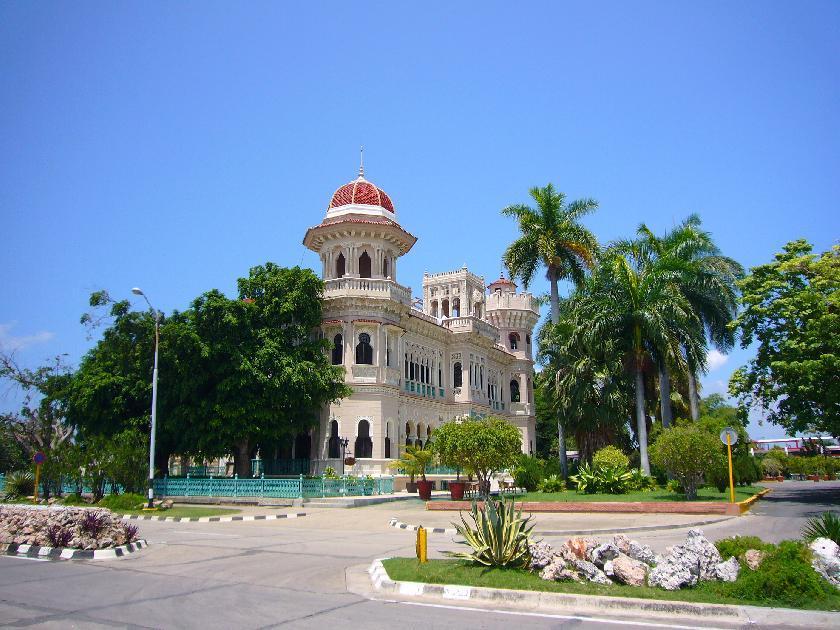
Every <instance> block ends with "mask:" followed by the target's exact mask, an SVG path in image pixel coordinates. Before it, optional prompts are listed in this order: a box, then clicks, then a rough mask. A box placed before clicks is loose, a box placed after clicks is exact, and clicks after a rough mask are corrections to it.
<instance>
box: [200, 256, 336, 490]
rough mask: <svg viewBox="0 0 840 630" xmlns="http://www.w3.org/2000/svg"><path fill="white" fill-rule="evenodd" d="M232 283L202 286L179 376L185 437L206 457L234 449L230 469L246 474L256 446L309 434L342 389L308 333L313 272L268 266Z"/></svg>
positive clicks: (312, 318)
mask: <svg viewBox="0 0 840 630" xmlns="http://www.w3.org/2000/svg"><path fill="white" fill-rule="evenodd" d="M238 286H239V295H238V297H237V298H236V299H229V298H227V297H225V296H224V295H222V294H221V293H220V292H219V291H210V292H208V293H205V294H204V295H202V296H201V297H199V298H198V299H197V300H195V301H194V302H193V304H192V308H191V310H190V317H191V322H192V325H193V328H194V334H195V336H196V338H197V340H198V343H199V346H200V353H199V358H198V360H197V365H193V366H189V369H190V371H191V373H192V378H189V379H186V378H185V379H184V382H185V388H186V389H187V396H186V399H187V400H188V401H189V405H188V407H189V409H190V412H191V414H192V418H193V419H194V421H193V423H192V425H191V426H189V427H187V429H188V430H187V433H188V435H189V436H190V440H191V441H192V442H193V443H194V444H195V445H196V448H197V450H198V451H199V452H201V453H202V454H203V455H205V456H208V457H213V456H218V455H222V454H224V453H227V452H230V451H231V450H233V454H234V467H235V469H236V472H237V474H239V475H240V476H247V475H250V460H251V455H252V453H253V452H254V451H255V449H256V448H258V447H259V445H260V444H261V443H263V442H274V441H277V440H279V439H281V438H283V437H287V436H292V435H295V434H296V433H298V432H301V431H306V430H309V429H310V428H311V427H312V426H314V425H315V424H316V423H317V416H318V411H319V410H320V409H321V407H322V406H323V405H324V404H327V403H330V402H332V401H335V400H338V399H340V398H342V397H344V396H346V395H348V393H349V390H348V388H347V387H346V386H345V385H344V374H343V368H342V367H341V366H333V365H331V364H330V362H329V360H328V357H327V354H326V347H327V346H326V342H325V341H323V340H320V339H318V338H317V336H315V335H314V334H313V330H316V329H317V328H318V326H319V325H320V323H321V296H322V293H323V283H322V281H321V280H320V279H319V278H318V277H317V276H316V275H315V274H314V273H312V271H310V270H308V269H300V268H299V267H294V268H290V269H286V268H282V267H278V266H277V265H275V264H273V263H267V264H265V265H262V266H258V267H254V268H252V269H251V271H250V273H249V275H248V277H247V278H240V279H239V281H238Z"/></svg>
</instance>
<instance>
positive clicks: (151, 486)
mask: <svg viewBox="0 0 840 630" xmlns="http://www.w3.org/2000/svg"><path fill="white" fill-rule="evenodd" d="M131 292H132V293H133V294H134V295H142V296H143V299H144V300H146V304H148V305H149V308H150V309H151V311H152V312H153V313H154V314H155V368H154V370H153V371H152V430H151V438H150V439H149V506H148V507H149V508H150V509H151V508H153V507H154V498H155V429H156V428H157V382H158V346H159V345H160V311H159V310H157V309H156V308H155V307H154V306H152V303H151V302H149V298H148V297H147V296H146V294H145V293H143V291H142V289H139V288H137V287H134V288H133V289H132V290H131Z"/></svg>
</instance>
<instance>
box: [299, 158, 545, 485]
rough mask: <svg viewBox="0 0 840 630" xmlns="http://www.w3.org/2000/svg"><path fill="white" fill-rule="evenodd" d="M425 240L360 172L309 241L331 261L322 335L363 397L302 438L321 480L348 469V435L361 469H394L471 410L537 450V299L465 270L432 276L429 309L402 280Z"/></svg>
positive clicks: (341, 405)
mask: <svg viewBox="0 0 840 630" xmlns="http://www.w3.org/2000/svg"><path fill="white" fill-rule="evenodd" d="M416 241H417V239H416V237H414V236H412V235H411V234H410V233H409V232H407V231H406V230H405V229H404V228H403V227H402V226H401V225H400V224H399V223H398V222H397V216H396V212H395V210H394V205H393V203H392V201H391V198H390V197H389V196H388V195H387V194H386V193H385V192H384V191H383V190H381V189H380V188H378V187H377V186H375V185H374V184H373V183H371V182H369V181H367V180H366V179H365V178H364V171H363V170H362V169H360V170H359V177H358V178H357V179H355V180H354V181H352V182H350V183H348V184H345V185H344V186H342V187H340V188H339V189H338V190H336V191H335V194H333V196H332V198H331V199H330V203H329V206H328V207H327V213H326V216H325V217H324V219H323V220H322V221H321V223H319V224H318V225H316V226H314V227H311V228H309V230H307V232H306V236H304V238H303V244H304V245H305V246H306V247H308V248H309V249H311V250H312V251H314V252H316V253H317V254H318V256H320V258H321V263H322V277H323V279H324V285H325V289H324V306H323V322H322V325H321V330H322V333H323V335H324V338H326V339H327V340H329V343H330V344H331V351H330V356H331V358H332V362H333V364H335V365H343V366H344V370H345V379H346V382H347V384H348V385H349V386H351V387H352V390H353V393H352V395H351V396H350V397H348V398H345V399H343V400H341V401H340V402H337V403H334V404H331V405H329V407H328V408H325V409H323V411H322V413H321V418H320V426H319V427H318V428H317V429H315V430H314V431H313V432H312V436H311V440H310V439H307V440H306V442H308V443H307V444H303V443H301V442H300V440H298V441H296V444H295V446H296V447H299V449H300V451H308V453H306V454H307V455H308V456H309V457H310V459H311V462H312V470H311V472H313V473H317V472H320V471H322V470H323V468H324V467H325V466H327V465H332V466H334V467H336V469H339V466H337V465H336V464H340V461H341V457H342V439H347V441H348V443H347V448H346V455H347V456H354V457H355V458H356V464H355V465H354V467H353V472H354V473H356V474H374V475H378V474H387V473H389V472H390V471H389V467H388V466H389V463H390V460H392V459H395V458H397V457H399V455H400V447H401V445H405V444H421V443H422V444H426V443H427V442H428V440H429V439H430V438H431V437H432V435H433V433H434V431H435V428H436V427H438V426H440V425H441V423H443V422H447V421H449V420H452V419H453V418H455V417H458V416H463V415H477V416H488V415H497V416H501V417H503V418H506V419H507V420H509V421H510V422H511V423H512V424H514V425H515V426H516V427H518V428H519V431H520V432H521V434H522V451H523V452H525V453H529V452H532V451H533V450H534V442H535V439H536V437H535V426H534V425H535V419H534V394H533V375H534V362H533V359H532V339H531V334H532V332H533V329H534V326H535V325H536V323H537V321H538V319H539V312H538V309H537V305H536V302H535V300H534V298H533V296H531V294H529V293H517V292H516V285H515V284H514V283H513V282H511V281H510V280H507V279H505V278H499V279H498V280H496V281H495V282H493V283H491V284H490V285H489V286H486V285H485V283H484V279H483V278H482V277H481V276H477V275H475V274H474V273H471V272H470V271H469V270H468V269H467V268H466V267H464V268H462V269H458V270H455V271H448V272H444V273H435V274H428V273H427V274H424V276H423V300H422V305H423V306H422V310H419V309H418V308H416V307H415V305H414V303H413V301H412V294H411V289H409V288H408V287H406V286H404V285H402V284H400V283H399V278H398V269H399V259H400V257H401V256H403V255H405V254H407V253H408V252H409V251H410V250H411V248H412V246H413V245H414V243H415V242H416ZM296 450H297V449H296ZM302 455H304V453H302V452H299V453H294V454H292V457H301V456H302ZM347 472H350V470H349V469H348V470H347Z"/></svg>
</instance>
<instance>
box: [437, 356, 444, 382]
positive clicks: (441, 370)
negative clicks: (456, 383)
mask: <svg viewBox="0 0 840 630" xmlns="http://www.w3.org/2000/svg"><path fill="white" fill-rule="evenodd" d="M438 387H443V368H442V367H440V361H438Z"/></svg>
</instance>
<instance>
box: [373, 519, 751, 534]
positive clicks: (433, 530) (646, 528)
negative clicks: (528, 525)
mask: <svg viewBox="0 0 840 630" xmlns="http://www.w3.org/2000/svg"><path fill="white" fill-rule="evenodd" d="M733 518H735V517H734V516H727V517H725V518H719V519H716V520H713V521H694V522H692V523H680V524H677V525H637V526H635V527H613V528H606V529H546V530H534V532H533V533H534V534H535V535H537V536H596V535H600V534H615V533H616V532H619V533H624V532H655V531H663V530H670V529H685V528H690V527H704V526H706V525H716V524H718V523H724V522H726V521H729V520H732V519H733ZM388 525H390V526H391V527H396V528H397V529H405V530H408V531H411V532H416V531H417V529H418V528H419V527H421V526H420V525H411V524H410V523H403V522H402V521H398V520H397V519H396V518H395V517H391V520H390V521H389V522H388ZM426 531H427V532H428V533H429V534H449V535H452V536H454V535H455V534H457V533H458V531H457V530H456V529H455V528H446V529H444V528H443V527H427V528H426Z"/></svg>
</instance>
